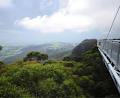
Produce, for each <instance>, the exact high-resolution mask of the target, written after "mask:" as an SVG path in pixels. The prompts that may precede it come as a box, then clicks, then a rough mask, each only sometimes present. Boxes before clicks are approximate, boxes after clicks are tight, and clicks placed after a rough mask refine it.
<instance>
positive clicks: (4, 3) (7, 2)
mask: <svg viewBox="0 0 120 98" xmlns="http://www.w3.org/2000/svg"><path fill="white" fill-rule="evenodd" d="M11 5H12V0H0V8H5V7H10V6H11Z"/></svg>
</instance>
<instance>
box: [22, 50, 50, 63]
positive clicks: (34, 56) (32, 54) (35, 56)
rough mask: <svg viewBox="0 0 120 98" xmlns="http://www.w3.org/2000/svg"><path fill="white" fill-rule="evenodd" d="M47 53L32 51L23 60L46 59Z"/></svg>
mask: <svg viewBox="0 0 120 98" xmlns="http://www.w3.org/2000/svg"><path fill="white" fill-rule="evenodd" d="M47 59H48V55H47V54H43V53H40V52H36V51H32V52H30V53H28V54H27V56H26V57H25V58H24V61H34V60H35V61H41V60H47Z"/></svg>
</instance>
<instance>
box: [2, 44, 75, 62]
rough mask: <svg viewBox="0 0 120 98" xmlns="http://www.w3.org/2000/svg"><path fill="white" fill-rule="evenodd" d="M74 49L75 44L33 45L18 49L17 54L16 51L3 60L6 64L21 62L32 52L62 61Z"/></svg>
mask: <svg viewBox="0 0 120 98" xmlns="http://www.w3.org/2000/svg"><path fill="white" fill-rule="evenodd" d="M73 48H74V45H73V44H70V43H64V42H56V43H49V44H42V45H31V46H27V47H24V48H21V49H20V48H19V49H16V52H15V51H14V53H13V55H10V56H9V57H6V58H5V59H3V61H4V62H5V63H12V62H15V61H17V60H21V59H23V58H24V57H25V56H26V54H27V53H29V52H31V51H38V52H43V53H47V54H48V56H49V59H61V58H63V57H64V56H67V55H70V54H71V51H72V49H73ZM13 50H14V49H13ZM12 52H13V51H12Z"/></svg>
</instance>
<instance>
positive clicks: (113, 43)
mask: <svg viewBox="0 0 120 98" xmlns="http://www.w3.org/2000/svg"><path fill="white" fill-rule="evenodd" d="M97 46H98V49H99V51H100V53H101V55H102V57H103V59H104V62H105V64H106V67H107V69H108V71H109V72H110V75H111V77H112V79H113V81H114V83H115V85H116V87H117V89H118V91H119V92H120V40H115V39H103V40H98V43H97Z"/></svg>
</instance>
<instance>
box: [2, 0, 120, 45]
mask: <svg viewBox="0 0 120 98" xmlns="http://www.w3.org/2000/svg"><path fill="white" fill-rule="evenodd" d="M119 5H120V1H119V0H0V43H4V44H6V43H7V44H40V43H48V42H72V43H76V42H80V41H81V40H83V39H86V38H101V36H103V35H104V37H105V34H106V33H107V32H108V29H109V27H110V24H111V22H112V19H113V17H114V15H115V12H116V10H117V8H118V6H119ZM117 21H118V20H117Z"/></svg>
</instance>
